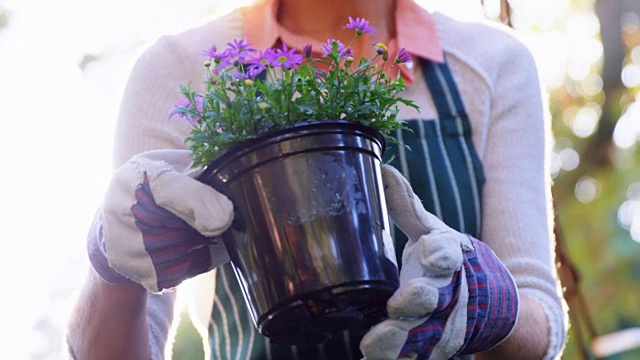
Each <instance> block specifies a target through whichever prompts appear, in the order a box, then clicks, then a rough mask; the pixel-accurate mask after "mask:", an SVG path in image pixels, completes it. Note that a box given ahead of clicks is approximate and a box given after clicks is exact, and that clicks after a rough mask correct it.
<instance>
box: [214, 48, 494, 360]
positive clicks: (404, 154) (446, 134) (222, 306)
mask: <svg viewBox="0 0 640 360" xmlns="http://www.w3.org/2000/svg"><path fill="white" fill-rule="evenodd" d="M420 63H421V66H422V69H423V74H424V76H425V80H426V83H427V85H428V87H429V90H430V92H431V95H432V97H433V100H434V103H435V105H436V109H437V111H438V119H431V120H410V121H407V122H406V125H407V127H408V128H409V129H410V130H398V132H397V133H396V137H397V139H398V140H399V142H400V143H403V144H405V145H407V146H408V149H407V148H406V147H404V146H397V145H394V144H388V146H387V150H386V151H385V154H384V157H385V160H386V161H389V159H391V162H390V163H391V164H392V165H393V166H395V167H396V168H398V169H399V170H400V171H401V172H402V174H403V175H404V176H405V177H406V178H407V179H408V180H409V181H410V183H411V185H412V187H413V190H414V192H415V193H416V194H417V195H418V196H419V197H420V199H422V201H423V205H424V207H425V208H426V209H427V210H428V211H430V212H431V213H433V214H435V215H436V216H438V217H439V218H440V219H442V220H443V221H444V222H445V223H446V224H448V225H449V226H451V227H452V228H454V229H456V230H458V231H460V232H463V233H467V234H471V235H473V236H475V237H476V238H478V237H479V235H480V215H481V190H482V184H483V183H484V173H483V170H482V165H481V163H480V158H479V157H478V154H477V153H476V150H475V148H474V146H473V144H472V141H471V124H470V122H469V118H468V116H467V113H466V111H465V109H464V106H463V103H462V98H461V97H460V94H459V92H458V89H457V86H456V84H455V81H454V79H453V76H452V74H451V71H450V70H449V66H448V65H447V63H446V62H445V63H442V64H439V63H435V62H431V61H424V60H423V61H421V62H420ZM392 231H393V235H394V239H395V246H396V254H397V256H398V258H400V257H401V256H402V249H403V248H404V245H405V244H406V242H407V239H406V236H404V234H403V233H402V232H400V231H397V230H396V229H395V228H394V229H392ZM398 264H400V259H398ZM367 330H368V329H351V330H348V331H345V332H344V333H343V334H342V336H335V337H334V338H332V339H331V340H329V341H328V342H327V343H325V344H322V345H304V346H288V345H286V346H285V345H278V344H270V343H269V341H268V339H267V338H265V337H264V336H262V335H260V334H259V333H258V332H257V330H256V329H255V327H254V325H253V322H252V320H251V317H250V314H249V311H248V310H247V307H246V305H245V302H244V298H243V296H242V291H241V289H240V287H239V285H238V281H237V279H236V278H235V274H234V272H233V269H232V268H231V264H229V263H227V264H225V265H224V266H221V267H219V268H218V270H217V272H216V291H215V300H214V305H213V314H212V318H211V321H210V323H209V334H210V337H209V342H210V346H211V359H212V360H213V359H215V360H248V359H260V360H262V359H267V360H270V359H273V360H286V359H304V360H316V359H317V360H325V359H326V360H359V359H361V358H362V354H361V353H360V351H359V350H358V345H359V344H360V339H361V338H362V336H364V334H365V333H366V332H367Z"/></svg>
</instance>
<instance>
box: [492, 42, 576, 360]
mask: <svg viewBox="0 0 640 360" xmlns="http://www.w3.org/2000/svg"><path fill="white" fill-rule="evenodd" d="M503 37H504V43H501V44H498V48H500V49H501V50H502V51H501V53H502V56H499V57H497V59H496V60H495V61H496V63H495V64H494V66H495V69H499V70H498V71H496V72H495V78H494V82H493V83H494V87H493V94H492V96H491V106H490V109H491V110H490V121H489V128H488V132H487V142H486V149H485V153H484V157H483V164H484V167H485V175H486V186H485V188H484V193H483V204H484V209H483V222H482V223H483V226H484V228H483V231H482V238H483V240H484V241H485V242H486V243H487V244H488V245H489V246H490V247H491V248H492V249H493V250H494V251H495V252H496V254H497V255H498V256H499V257H500V259H501V260H502V261H503V263H504V264H505V266H506V267H507V268H508V269H509V271H510V272H511V274H512V275H513V277H514V280H515V282H516V284H517V286H518V289H519V291H520V294H522V295H526V296H528V297H531V298H533V299H535V300H536V301H537V302H538V303H539V304H540V306H541V307H542V308H543V309H544V311H545V313H546V315H547V318H548V331H549V335H550V336H549V339H550V344H549V348H548V351H547V354H546V356H545V359H555V358H557V357H559V355H560V354H561V352H562V349H563V347H564V342H565V337H566V328H567V319H566V309H565V308H566V306H565V304H564V301H563V298H562V294H561V291H560V284H559V281H558V278H557V274H556V270H555V269H556V268H555V254H554V249H555V247H554V238H553V231H552V224H553V218H552V214H553V211H552V198H551V176H550V173H549V163H548V162H549V155H550V139H551V130H550V119H549V117H548V116H547V114H546V112H545V110H544V109H545V105H544V101H543V97H542V94H543V91H541V86H540V81H539V78H538V73H537V68H536V64H535V62H534V59H533V57H532V55H531V54H530V53H529V51H528V50H527V49H526V48H525V46H524V45H523V44H521V43H519V42H517V41H515V40H513V39H512V38H510V37H507V36H506V35H503ZM498 41H500V37H498Z"/></svg>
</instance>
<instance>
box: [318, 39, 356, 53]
mask: <svg viewBox="0 0 640 360" xmlns="http://www.w3.org/2000/svg"><path fill="white" fill-rule="evenodd" d="M334 47H336V50H337V55H338V56H339V57H346V56H347V55H348V54H353V52H352V51H351V49H349V48H348V47H346V46H344V44H342V42H341V41H340V40H336V39H329V40H327V42H324V43H322V50H323V51H324V56H330V55H331V54H333V53H334V52H333V50H334Z"/></svg>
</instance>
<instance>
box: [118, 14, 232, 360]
mask: <svg viewBox="0 0 640 360" xmlns="http://www.w3.org/2000/svg"><path fill="white" fill-rule="evenodd" d="M243 31H244V29H243V22H242V16H241V13H240V12H238V11H235V12H232V13H230V14H227V15H225V16H223V17H221V18H219V19H216V20H214V21H212V22H209V23H206V24H204V25H202V26H199V27H196V28H193V29H190V30H187V31H185V32H183V33H181V34H177V35H172V36H164V37H161V38H160V39H159V40H158V41H156V42H155V43H154V44H153V45H151V46H150V47H149V48H148V49H146V50H145V51H144V52H143V53H142V54H141V55H140V57H139V58H138V59H137V61H136V62H135V64H134V66H133V68H132V70H131V73H130V74H129V78H128V80H127V84H126V86H125V89H124V93H123V96H122V100H121V103H120V109H119V114H118V119H117V124H116V132H115V138H114V149H113V167H114V169H116V168H118V167H120V166H122V165H123V164H124V163H126V162H127V161H128V160H129V159H130V158H131V157H133V156H134V155H137V154H140V153H142V152H145V151H150V150H161V149H185V148H187V145H186V144H185V138H186V137H187V136H188V135H189V133H190V131H191V125H190V124H189V123H187V122H185V121H181V120H178V119H176V118H172V119H169V118H168V117H169V113H170V111H171V110H172V109H173V106H174V104H175V102H176V100H178V99H179V98H180V96H181V95H180V89H179V85H181V84H182V85H187V84H191V85H192V88H193V89H194V90H202V89H201V88H202V86H203V85H202V78H203V75H204V73H205V72H204V66H203V63H204V60H205V59H204V58H203V57H202V56H201V52H202V51H203V50H205V49H208V48H209V47H211V45H213V44H217V45H219V46H223V45H224V44H226V43H227V42H228V41H230V40H231V39H233V38H240V37H241V36H242V34H243ZM211 286H214V285H213V284H211ZM175 301H176V295H175V293H174V292H164V293H162V294H151V293H149V294H148V298H147V304H148V306H147V321H148V324H149V342H150V348H151V354H152V357H151V358H152V359H154V360H155V359H163V358H164V352H165V348H166V346H167V341H168V339H169V336H170V334H169V333H170V329H171V326H172V322H173V308H174V305H175Z"/></svg>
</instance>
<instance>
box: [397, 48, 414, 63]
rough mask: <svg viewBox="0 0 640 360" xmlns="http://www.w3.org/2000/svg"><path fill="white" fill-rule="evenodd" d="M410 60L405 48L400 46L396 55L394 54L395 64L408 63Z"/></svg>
mask: <svg viewBox="0 0 640 360" xmlns="http://www.w3.org/2000/svg"><path fill="white" fill-rule="evenodd" d="M411 61H412V59H411V55H410V54H409V53H408V52H407V50H405V48H402V49H400V51H398V55H396V60H395V63H396V64H402V63H408V62H411Z"/></svg>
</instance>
